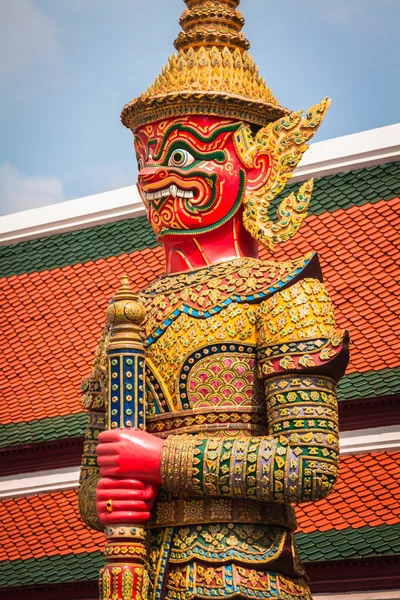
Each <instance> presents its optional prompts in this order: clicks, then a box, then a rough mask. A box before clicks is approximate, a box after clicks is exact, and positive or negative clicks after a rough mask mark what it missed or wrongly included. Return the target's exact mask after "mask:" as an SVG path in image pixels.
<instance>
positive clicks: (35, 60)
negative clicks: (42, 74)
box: [0, 0, 60, 90]
mask: <svg viewBox="0 0 400 600" xmlns="http://www.w3.org/2000/svg"><path fill="white" fill-rule="evenodd" d="M56 35H57V28H56V25H55V23H54V21H53V20H52V19H51V18H50V17H49V16H48V15H46V14H45V13H44V12H43V11H41V10H40V9H39V8H38V7H37V6H35V5H34V3H33V2H32V0H0V81H1V87H2V89H3V90H5V89H6V87H8V86H9V85H11V84H13V83H14V82H15V81H18V80H19V79H20V78H22V77H23V76H24V75H25V74H28V73H29V71H30V70H31V69H37V67H39V68H40V67H43V66H53V67H54V66H57V64H58V62H59V59H60V47H59V45H58V42H57V39H56Z"/></svg>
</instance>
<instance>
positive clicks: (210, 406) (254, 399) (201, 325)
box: [140, 257, 310, 437]
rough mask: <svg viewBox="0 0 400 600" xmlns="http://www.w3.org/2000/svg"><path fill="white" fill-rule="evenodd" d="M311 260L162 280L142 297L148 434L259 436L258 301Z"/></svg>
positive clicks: (239, 263)
mask: <svg viewBox="0 0 400 600" xmlns="http://www.w3.org/2000/svg"><path fill="white" fill-rule="evenodd" d="M309 259H310V257H306V258H304V259H301V261H298V262H296V263H279V264H277V263H264V262H261V261H258V260H255V259H242V260H236V261H232V262H229V263H224V264H221V265H216V266H214V267H210V268H208V269H202V270H200V271H198V272H196V273H190V274H182V275H176V276H171V277H168V278H164V279H161V280H159V281H158V282H155V283H154V284H152V285H151V286H150V287H149V288H147V290H145V291H144V292H143V293H142V294H141V298H140V299H141V301H142V302H143V303H144V304H145V308H146V315H147V317H146V323H145V334H146V346H147V350H146V356H147V377H146V380H147V405H148V417H147V429H148V431H149V432H151V433H153V434H156V435H160V436H163V437H164V436H167V435H168V434H170V433H184V432H187V433H189V432H190V433H191V432H204V433H206V432H209V431H210V432H214V433H215V432H217V431H224V432H225V433H226V432H228V433H234V432H238V431H243V432H247V433H248V434H250V435H262V434H264V433H265V431H266V428H265V427H266V417H265V407H264V395H263V389H262V384H261V381H260V379H259V376H258V367H257V361H256V324H257V315H258V311H259V305H260V303H261V301H262V300H264V299H265V298H267V297H268V296H270V295H272V294H273V293H274V292H275V291H277V290H279V289H281V288H282V287H283V286H284V285H285V284H286V283H287V282H290V281H291V280H292V279H293V278H294V277H296V275H297V274H298V273H299V272H300V271H301V270H302V269H303V268H304V264H305V263H306V262H307V261H308V260H309Z"/></svg>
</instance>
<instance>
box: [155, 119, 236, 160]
mask: <svg viewBox="0 0 400 600" xmlns="http://www.w3.org/2000/svg"><path fill="white" fill-rule="evenodd" d="M240 126H241V122H239V123H231V124H230V125H223V126H222V127H218V128H217V129H216V130H215V131H213V133H212V134H211V135H209V136H204V135H202V134H201V133H200V132H199V131H197V129H194V128H193V127H190V126H189V125H184V124H183V123H178V125H171V127H169V128H168V129H167V131H166V132H165V134H164V136H163V141H162V143H161V147H160V149H159V151H158V152H157V154H155V155H154V156H153V158H154V160H160V158H161V156H162V154H163V152H164V149H165V146H166V144H167V142H168V137H169V136H170V134H171V133H172V132H173V131H182V132H184V133H191V134H192V135H193V136H194V137H195V138H196V140H198V141H199V142H202V143H204V144H207V143H210V142H213V141H214V140H215V139H216V138H217V137H218V136H219V135H220V134H221V133H228V132H230V131H236V130H237V129H239V127H240ZM154 143H157V140H149V141H148V143H147V147H148V150H149V149H150V146H151V145H153V144H154Z"/></svg>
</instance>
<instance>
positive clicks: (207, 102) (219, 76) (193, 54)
mask: <svg viewBox="0 0 400 600" xmlns="http://www.w3.org/2000/svg"><path fill="white" fill-rule="evenodd" d="M185 2H186V4H187V7H188V9H187V10H185V11H184V12H183V14H182V16H181V18H180V21H179V23H180V25H181V26H182V31H181V32H180V34H179V36H178V38H177V39H176V40H175V44H174V45H175V48H176V49H177V51H178V52H177V53H175V54H174V55H173V56H171V57H170V58H169V59H168V62H167V64H166V65H165V67H164V68H163V70H162V72H161V74H160V75H159V76H158V77H157V79H156V80H155V82H154V83H153V84H152V85H151V86H150V87H149V88H148V89H147V90H146V91H145V92H144V93H143V94H142V95H141V96H139V98H135V99H134V100H133V101H132V102H130V103H129V104H127V105H126V106H125V107H124V108H123V110H122V114H121V119H122V123H123V124H124V125H125V126H126V127H128V128H129V129H132V131H135V129H136V128H137V127H138V126H139V125H142V124H145V123H151V122H154V121H158V120H160V119H164V118H169V117H173V116H184V115H188V114H204V115H217V116H223V117H232V118H237V119H238V120H241V121H247V122H249V123H255V124H256V125H260V126H263V125H266V124H267V123H270V122H271V121H275V120H276V119H278V118H279V117H282V116H284V115H287V114H288V113H289V111H288V110H287V109H286V108H283V107H282V106H280V104H279V103H278V101H277V100H276V98H275V97H274V96H273V94H272V92H271V90H270V88H269V87H268V86H267V84H266V83H265V81H264V79H263V78H262V77H260V75H259V73H258V68H257V66H256V64H255V62H254V60H253V59H252V58H251V56H250V55H249V54H248V52H247V50H248V49H249V47H250V44H249V42H248V41H247V40H246V38H245V37H244V35H243V33H242V31H241V30H242V27H243V25H244V18H243V16H242V14H241V13H240V12H239V11H238V10H237V7H238V5H239V3H240V0H206V1H204V0H185Z"/></svg>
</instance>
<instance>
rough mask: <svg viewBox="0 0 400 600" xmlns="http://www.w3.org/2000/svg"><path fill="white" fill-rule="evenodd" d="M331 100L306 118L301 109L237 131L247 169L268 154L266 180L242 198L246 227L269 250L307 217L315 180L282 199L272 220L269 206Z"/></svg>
mask: <svg viewBox="0 0 400 600" xmlns="http://www.w3.org/2000/svg"><path fill="white" fill-rule="evenodd" d="M330 103H331V101H330V100H329V99H328V98H324V99H323V100H322V101H321V102H320V103H319V104H316V105H315V106H313V107H311V108H310V109H309V110H308V111H307V112H306V115H305V118H304V117H302V111H299V112H293V113H290V114H289V115H287V116H284V117H282V118H280V119H278V120H277V121H274V122H273V123H270V124H269V125H267V126H266V127H263V128H262V129H260V130H259V131H258V132H257V133H256V134H255V135H253V134H252V131H251V128H250V126H249V125H248V124H246V123H243V124H242V126H241V128H240V129H239V130H238V131H237V132H236V133H235V137H234V140H235V147H236V151H237V153H238V156H239V158H240V160H241V161H242V163H243V164H244V165H245V166H246V167H247V168H249V169H251V168H254V167H256V165H257V160H258V157H259V156H260V155H267V156H268V157H269V161H270V176H269V178H268V181H267V183H266V184H265V185H264V186H262V187H260V188H259V189H258V190H256V191H254V190H251V191H247V192H246V194H245V197H244V200H243V204H244V213H243V222H244V226H245V227H246V229H247V231H248V232H249V233H250V234H251V235H252V236H253V237H254V238H256V239H257V240H258V241H259V242H260V243H261V244H263V245H264V246H266V247H267V248H269V250H273V249H274V246H275V245H276V244H280V243H282V242H286V241H287V240H289V239H290V238H291V237H293V236H294V235H295V234H296V233H297V231H298V230H299V229H300V226H301V224H302V222H303V221H304V219H305V218H306V216H307V210H308V205H309V202H310V199H311V194H312V190H313V179H310V180H308V181H306V182H305V183H304V184H303V185H302V186H301V187H300V190H299V191H298V193H297V195H296V194H295V193H293V192H292V193H291V194H290V195H289V196H288V197H286V198H284V200H282V202H281V203H280V205H279V207H278V210H277V219H276V220H275V221H273V220H271V219H270V217H269V209H270V206H271V203H272V201H273V200H274V198H276V196H278V195H279V194H281V193H282V191H283V190H284V188H285V186H286V184H287V182H288V180H289V179H290V177H291V176H292V175H293V172H294V170H295V168H296V167H297V165H298V164H299V162H300V160H301V158H302V156H303V154H304V153H305V151H306V150H307V149H308V147H309V146H308V144H307V142H308V141H309V140H310V139H311V138H312V137H313V136H314V134H315V133H316V131H317V130H318V128H319V126H320V125H321V123H322V121H323V119H324V117H325V115H326V113H327V111H328V109H329V106H330Z"/></svg>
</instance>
